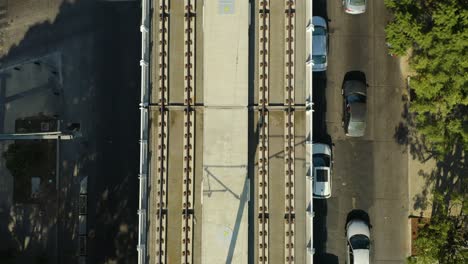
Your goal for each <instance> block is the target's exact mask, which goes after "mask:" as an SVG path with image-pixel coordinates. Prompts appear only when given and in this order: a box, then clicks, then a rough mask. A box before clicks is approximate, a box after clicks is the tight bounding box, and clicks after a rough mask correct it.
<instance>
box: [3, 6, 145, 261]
mask: <svg viewBox="0 0 468 264" xmlns="http://www.w3.org/2000/svg"><path fill="white" fill-rule="evenodd" d="M25 2H26V1H25ZM39 11H40V10H39ZM39 11H38V12H39ZM140 13H141V11H140V8H139V3H137V1H135V2H125V3H123V2H122V3H104V2H99V1H94V0H76V1H63V4H62V5H61V6H60V9H59V11H58V14H57V16H56V17H55V19H53V20H51V21H49V20H45V22H41V23H36V24H32V25H31V26H30V27H29V29H28V30H27V32H26V33H25V35H24V37H23V38H22V39H21V41H19V43H18V44H16V45H13V46H12V47H9V48H8V51H7V53H6V54H5V55H4V56H3V57H1V58H0V65H2V67H4V66H5V65H10V64H15V63H18V62H20V61H24V60H27V59H31V58H36V57H38V56H43V55H44V54H48V53H51V52H54V51H57V50H60V51H61V52H62V53H67V52H68V53H67V56H68V57H72V54H69V53H70V51H68V50H67V48H69V47H70V46H72V47H73V48H76V46H78V45H81V44H82V43H80V41H81V39H80V40H77V38H79V36H84V37H83V40H82V41H83V42H84V43H85V44H83V45H84V46H85V45H87V46H85V47H88V46H89V47H90V48H89V49H85V50H80V54H76V55H73V56H77V57H78V58H80V59H79V63H78V64H76V65H70V64H67V61H64V64H63V66H62V67H63V69H64V70H63V71H64V72H66V74H72V73H73V74H78V75H79V78H77V77H76V75H73V77H72V79H75V78H77V79H80V82H79V85H82V87H80V89H81V90H80V91H82V92H81V96H83V97H85V93H87V92H88V91H90V90H92V91H93V93H91V94H89V96H87V97H86V98H87V99H86V100H89V101H86V102H87V105H88V106H89V108H91V109H92V110H91V111H92V112H93V113H94V115H93V116H81V118H83V119H91V120H92V121H89V122H90V123H91V124H94V125H95V127H93V128H89V130H90V131H93V133H92V134H87V135H85V139H80V140H79V141H76V142H78V143H66V144H69V145H68V146H67V145H66V144H64V147H67V148H70V147H73V148H75V147H76V149H74V150H75V157H76V159H78V160H79V161H80V162H77V163H76V164H78V165H77V167H78V170H79V175H80V176H82V175H84V174H86V176H88V177H89V185H90V186H89V193H88V221H87V225H88V246H87V249H88V263H103V262H115V263H136V262H137V258H136V253H137V252H136V244H137V228H138V226H137V224H138V223H137V207H138V201H137V197H138V177H137V175H138V153H139V151H138V133H139V113H138V103H139V90H140V89H139V87H138V85H139V78H140V75H139V72H140V70H139V65H138V61H139V59H140V49H141V45H140V33H139V23H140V18H139V17H140ZM90 39H91V40H90ZM71 41H73V42H75V43H73V44H70V42H71ZM80 47H81V46H80ZM88 61H91V63H90V64H88ZM70 72H72V73H70ZM65 78H67V76H66V75H65ZM64 81H65V83H68V85H71V84H70V83H71V82H73V80H70V79H68V80H64ZM66 89H67V87H65V93H67V91H66ZM76 99H77V100H78V101H79V100H84V99H83V98H76ZM80 103H81V101H80ZM0 107H2V108H3V107H4V106H3V105H2V106H0ZM0 112H1V111H0ZM0 119H1V118H0ZM73 162H74V160H73ZM71 165H74V164H71ZM71 165H70V164H69V166H68V167H67V168H65V169H64V171H63V173H62V174H63V178H64V179H63V181H62V182H61V194H60V200H59V201H60V203H59V210H60V213H59V216H58V217H56V218H55V219H50V226H49V227H48V231H47V232H46V233H47V241H48V242H47V243H54V241H56V240H58V241H59V243H56V244H58V245H56V246H57V248H58V249H54V248H55V245H53V246H52V247H51V252H47V254H48V255H49V256H52V257H51V258H50V259H48V260H46V261H47V263H55V261H56V262H57V263H76V262H77V256H78V254H79V253H78V238H77V237H78V218H77V210H76V208H78V194H77V191H76V185H77V184H76V182H75V180H76V177H75V178H74V177H72V176H73V175H74V172H73V167H72V166H71ZM7 212H8V211H7ZM3 213H5V212H3ZM3 213H2V214H3ZM57 218H58V219H57ZM4 219H6V218H5V216H2V217H1V220H4ZM7 220H8V219H7ZM55 223H57V224H55ZM57 225H58V230H59V235H58V238H57V237H56V231H55V230H56V229H55V228H56V226H57ZM2 226H3V222H2ZM14 232H15V230H13V232H10V233H11V234H12V236H13V238H14V236H15V234H14ZM2 234H3V231H2ZM3 238H4V236H3V235H2V240H0V244H3V243H2V242H3ZM5 238H6V237H5ZM8 239H9V240H11V239H10V238H8ZM34 239H35V238H32V241H31V242H30V243H31V244H33V243H35V242H34ZM10 242H11V241H10ZM8 244H11V243H8ZM23 244H24V243H23ZM48 247H50V246H48ZM0 250H2V247H1V245H0ZM11 250H13V249H11ZM21 254H23V253H20V255H21ZM40 254H41V253H40V252H39V253H37V252H36V253H34V254H33V255H36V256H38V255H40ZM23 255H24V254H23ZM29 260H30V259H29ZM29 260H27V261H26V262H23V263H33V262H32V261H29ZM0 262H2V261H0Z"/></svg>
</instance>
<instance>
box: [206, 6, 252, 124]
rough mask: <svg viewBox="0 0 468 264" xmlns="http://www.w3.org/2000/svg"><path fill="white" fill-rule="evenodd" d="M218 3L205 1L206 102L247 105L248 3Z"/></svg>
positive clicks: (219, 104) (223, 104)
mask: <svg viewBox="0 0 468 264" xmlns="http://www.w3.org/2000/svg"><path fill="white" fill-rule="evenodd" d="M218 2H219V1H206V2H205V8H204V12H205V13H204V23H203V30H204V47H203V48H204V58H203V60H204V68H203V70H204V88H205V89H204V103H205V106H247V103H248V100H247V99H248V82H247V78H248V37H249V36H248V26H249V17H248V13H249V12H248V10H249V3H248V1H233V3H234V4H233V5H232V6H230V5H226V6H223V5H221V4H220V3H218ZM225 2H226V1H225ZM218 5H219V6H218ZM246 118H247V116H246Z"/></svg>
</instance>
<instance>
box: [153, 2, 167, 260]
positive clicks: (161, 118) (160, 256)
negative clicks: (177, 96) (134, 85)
mask: <svg viewBox="0 0 468 264" xmlns="http://www.w3.org/2000/svg"><path fill="white" fill-rule="evenodd" d="M158 18H159V21H158V22H159V32H158V35H159V56H158V58H159V61H158V63H159V65H158V66H159V78H158V81H159V107H158V139H157V151H158V163H157V171H158V174H157V177H158V178H157V184H156V192H157V196H156V207H157V212H156V214H157V215H156V218H157V221H156V232H157V234H156V263H158V264H164V263H166V261H167V258H166V251H167V244H166V238H167V151H168V150H167V143H168V142H167V135H168V131H167V130H168V127H167V105H166V103H167V98H168V88H169V87H168V54H169V52H168V40H169V38H168V34H169V1H168V0H160V5H159V8H158Z"/></svg>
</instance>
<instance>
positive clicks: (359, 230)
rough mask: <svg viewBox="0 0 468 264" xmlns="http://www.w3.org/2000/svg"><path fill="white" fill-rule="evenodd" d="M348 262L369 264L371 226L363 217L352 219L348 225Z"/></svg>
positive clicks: (348, 263) (350, 263)
mask: <svg viewBox="0 0 468 264" xmlns="http://www.w3.org/2000/svg"><path fill="white" fill-rule="evenodd" d="M346 240H347V247H346V251H347V252H346V253H347V261H346V263H347V264H369V258H370V228H369V225H368V224H367V223H366V222H364V221H363V220H361V219H352V220H350V221H349V222H348V224H347V225H346Z"/></svg>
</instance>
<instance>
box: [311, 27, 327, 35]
mask: <svg viewBox="0 0 468 264" xmlns="http://www.w3.org/2000/svg"><path fill="white" fill-rule="evenodd" d="M326 34H327V31H326V30H325V28H324V27H321V26H314V31H312V36H323V35H326Z"/></svg>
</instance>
